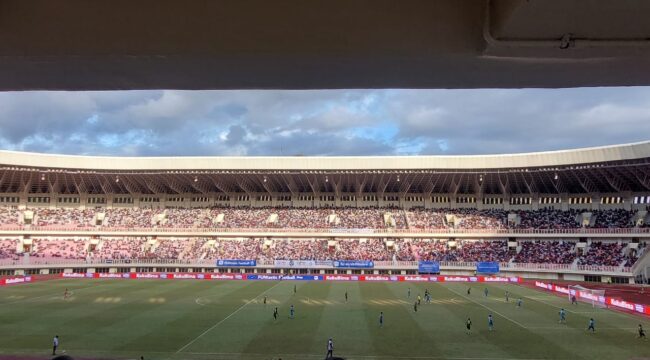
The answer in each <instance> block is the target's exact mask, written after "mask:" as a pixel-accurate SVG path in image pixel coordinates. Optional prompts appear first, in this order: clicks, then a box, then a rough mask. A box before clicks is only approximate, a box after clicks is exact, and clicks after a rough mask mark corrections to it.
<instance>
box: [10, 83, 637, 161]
mask: <svg viewBox="0 0 650 360" xmlns="http://www.w3.org/2000/svg"><path fill="white" fill-rule="evenodd" d="M649 118H650V88H590V89H560V90H525V89H524V90H338V91H336V90H328V91H170V90H164V91H117V92H74V93H71V92H21V93H0V144H2V146H4V147H5V148H8V149H16V150H25V151H39V152H49V153H68V154H90V155H92V154H97V155H100V154H101V155H125V156H133V155H147V156H156V155H179V156H190V155H295V154H303V155H390V154H402V153H407V154H410V153H421V154H484V153H503V152H528V151H542V150H553V149H562V148H574V147H581V146H595V145H604V144H614V143H624V142H631V141H640V140H647V139H648V134H650V119H649ZM88 119H93V120H92V121H88Z"/></svg>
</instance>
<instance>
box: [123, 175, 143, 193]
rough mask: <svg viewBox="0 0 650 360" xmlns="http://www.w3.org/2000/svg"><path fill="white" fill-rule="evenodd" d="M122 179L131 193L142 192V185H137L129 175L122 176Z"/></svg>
mask: <svg viewBox="0 0 650 360" xmlns="http://www.w3.org/2000/svg"><path fill="white" fill-rule="evenodd" d="M120 181H121V183H122V184H123V186H124V188H125V189H126V190H127V191H128V192H129V193H130V194H138V193H142V189H141V188H140V186H138V185H136V184H135V183H134V182H133V181H132V180H131V179H129V177H128V176H123V177H121V178H120Z"/></svg>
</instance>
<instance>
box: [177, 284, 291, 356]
mask: <svg viewBox="0 0 650 360" xmlns="http://www.w3.org/2000/svg"><path fill="white" fill-rule="evenodd" d="M280 284H282V282H281V281H278V283H277V284H275V285H273V286H271V287H270V288H268V289H266V290H264V291H262V292H261V293H259V294H257V295H256V296H255V297H253V298H252V299H251V300H249V301H247V302H246V303H245V304H244V305H242V306H240V307H238V308H237V309H235V311H233V312H232V313H230V315H228V316H226V317H225V318H223V319H221V320H219V321H218V322H217V323H216V324H214V325H212V326H211V327H209V328H208V329H207V330H205V331H204V332H202V333H201V334H200V335H199V336H197V337H195V338H194V339H193V340H192V341H190V342H188V343H187V344H185V346H183V347H182V348H180V349H178V351H176V353H175V354H179V353H180V352H182V351H183V350H185V349H187V348H188V347H189V346H190V345H192V344H194V343H195V342H196V341H197V340H199V339H200V338H202V337H203V336H204V335H205V334H207V333H209V332H210V331H211V330H212V329H214V328H216V327H217V326H219V325H221V323H223V322H224V321H226V320H228V319H229V318H230V317H231V316H233V315H235V314H237V313H238V312H239V311H241V310H242V309H243V308H245V307H246V306H247V305H248V304H250V303H252V302H253V301H255V299H257V298H258V297H260V296H262V295H264V294H266V293H267V292H269V291H271V290H272V289H273V288H275V287H276V286H278V285H280Z"/></svg>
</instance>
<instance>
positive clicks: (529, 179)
mask: <svg viewBox="0 0 650 360" xmlns="http://www.w3.org/2000/svg"><path fill="white" fill-rule="evenodd" d="M522 177H523V179H524V185H526V188H527V189H528V193H529V194H535V193H538V192H539V188H538V187H537V184H536V183H535V178H534V177H533V175H532V174H530V173H523V176H522Z"/></svg>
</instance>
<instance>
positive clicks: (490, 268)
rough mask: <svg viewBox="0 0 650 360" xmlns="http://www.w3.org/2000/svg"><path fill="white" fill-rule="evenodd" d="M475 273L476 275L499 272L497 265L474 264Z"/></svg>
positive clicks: (490, 263)
mask: <svg viewBox="0 0 650 360" xmlns="http://www.w3.org/2000/svg"><path fill="white" fill-rule="evenodd" d="M476 272H477V273H478V274H497V273H498V272H499V263H498V262H478V263H476Z"/></svg>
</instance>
